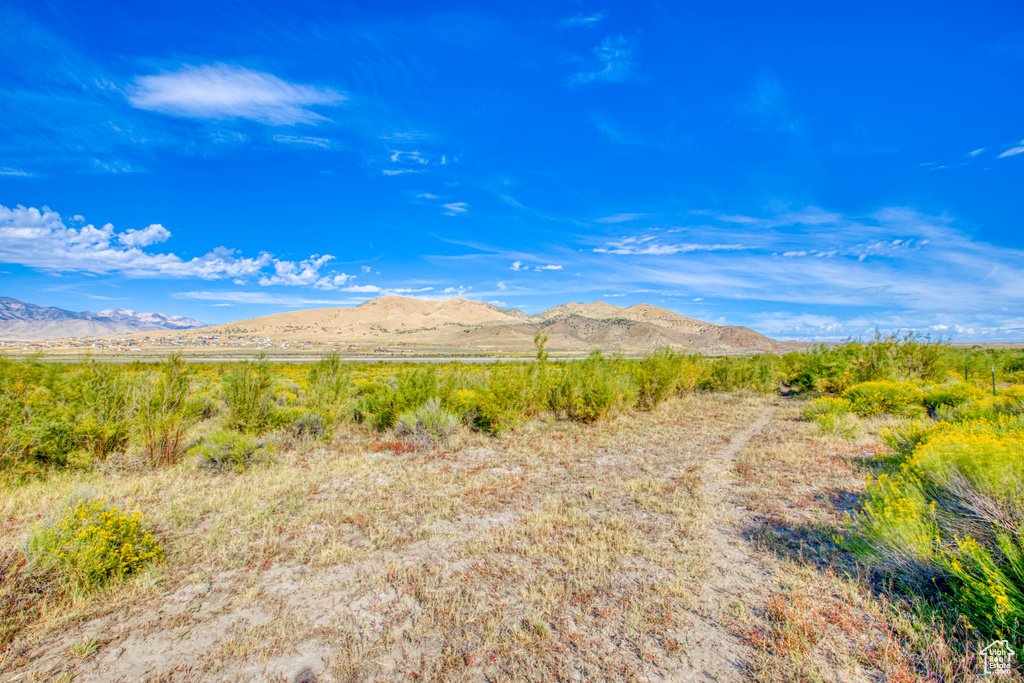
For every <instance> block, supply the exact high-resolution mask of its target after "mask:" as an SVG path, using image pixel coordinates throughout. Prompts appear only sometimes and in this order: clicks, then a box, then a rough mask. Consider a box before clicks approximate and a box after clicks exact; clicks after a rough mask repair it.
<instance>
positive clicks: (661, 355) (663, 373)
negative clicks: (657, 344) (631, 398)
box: [632, 346, 683, 410]
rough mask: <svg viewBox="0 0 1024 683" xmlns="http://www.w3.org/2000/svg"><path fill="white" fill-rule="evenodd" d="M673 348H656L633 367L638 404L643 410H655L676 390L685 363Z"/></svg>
mask: <svg viewBox="0 0 1024 683" xmlns="http://www.w3.org/2000/svg"><path fill="white" fill-rule="evenodd" d="M680 360H681V359H680V358H679V356H678V355H676V354H675V353H674V352H673V351H672V349H671V348H669V347H667V346H666V347H665V348H662V349H658V350H656V351H655V352H654V353H651V354H649V355H647V356H645V357H643V358H642V359H640V360H639V361H638V362H637V363H636V364H635V365H634V367H633V373H632V374H633V382H634V383H635V385H636V393H637V396H636V405H637V407H638V408H640V409H641V410H653V409H654V408H657V407H658V406H659V405H661V403H662V402H663V401H664V400H665V399H666V398H668V397H669V396H671V395H672V394H674V393H675V392H676V387H677V385H678V383H679V379H680V376H681V375H682V370H683V365H682V363H681V362H680Z"/></svg>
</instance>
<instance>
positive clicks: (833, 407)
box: [803, 396, 853, 420]
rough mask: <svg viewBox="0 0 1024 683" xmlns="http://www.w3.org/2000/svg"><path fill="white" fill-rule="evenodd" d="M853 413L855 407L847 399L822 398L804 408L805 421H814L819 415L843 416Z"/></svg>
mask: <svg viewBox="0 0 1024 683" xmlns="http://www.w3.org/2000/svg"><path fill="white" fill-rule="evenodd" d="M851 412H853V406H852V405H851V404H850V402H849V401H848V400H846V399H845V398H834V397H832V396H821V397H819V398H816V399H814V400H813V401H810V402H808V404H807V405H806V406H804V410H803V414H804V419H805V420H813V419H814V418H816V417H818V416H819V415H843V414H846V413H851Z"/></svg>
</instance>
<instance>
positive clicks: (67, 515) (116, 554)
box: [27, 498, 164, 590]
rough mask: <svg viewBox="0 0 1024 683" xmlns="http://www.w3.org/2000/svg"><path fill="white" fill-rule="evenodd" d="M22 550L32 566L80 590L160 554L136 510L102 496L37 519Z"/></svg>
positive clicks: (130, 570)
mask: <svg viewBox="0 0 1024 683" xmlns="http://www.w3.org/2000/svg"><path fill="white" fill-rule="evenodd" d="M27 554H28V557H29V558H30V560H31V562H32V563H33V564H34V565H35V566H37V567H40V568H42V569H45V570H48V571H53V572H55V573H56V574H57V575H58V576H60V577H61V580H62V582H63V583H64V584H65V585H68V586H69V587H72V588H75V589H79V590H84V589H90V588H97V587H101V586H104V585H106V584H108V583H110V582H111V581H114V580H118V579H122V578H124V577H126V576H130V575H131V574H134V573H135V572H137V571H139V570H140V569H142V568H143V567H144V566H145V565H147V564H149V563H150V562H158V561H160V560H161V559H163V556H164V553H163V548H162V547H161V546H160V544H159V543H158V542H157V541H156V540H155V539H154V537H153V532H152V529H151V528H150V526H149V525H148V524H147V522H146V520H145V518H144V517H143V515H142V513H141V512H140V511H139V510H137V509H136V510H129V509H127V508H122V507H120V506H117V505H113V504H111V503H108V502H107V501H106V500H105V499H103V498H77V499H73V500H72V501H71V502H70V503H69V504H68V506H67V508H66V509H65V510H64V511H63V512H62V513H60V514H58V515H56V516H55V517H54V518H53V519H51V520H50V521H48V522H46V523H42V524H39V525H37V526H36V527H35V528H34V529H33V530H32V532H31V533H30V535H29V539H28V546H27Z"/></svg>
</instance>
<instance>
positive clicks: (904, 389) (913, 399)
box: [843, 381, 924, 417]
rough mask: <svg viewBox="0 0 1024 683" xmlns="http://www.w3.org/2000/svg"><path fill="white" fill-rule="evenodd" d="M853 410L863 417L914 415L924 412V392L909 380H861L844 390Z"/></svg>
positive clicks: (844, 395) (844, 396)
mask: <svg viewBox="0 0 1024 683" xmlns="http://www.w3.org/2000/svg"><path fill="white" fill-rule="evenodd" d="M843 398H845V399H846V400H848V401H849V402H850V406H851V408H852V409H853V412H855V413H857V414H858V415H861V416H863V417H870V416H872V415H877V414H879V413H892V414H893V415H907V416H913V415H915V414H919V413H922V412H924V411H923V409H922V408H921V402H922V400H923V399H924V392H922V391H921V390H920V389H919V388H917V387H916V386H914V385H913V384H910V383H908V382H890V381H880V382H861V383H860V384H855V385H853V386H852V387H850V388H849V389H847V390H846V391H844V392H843Z"/></svg>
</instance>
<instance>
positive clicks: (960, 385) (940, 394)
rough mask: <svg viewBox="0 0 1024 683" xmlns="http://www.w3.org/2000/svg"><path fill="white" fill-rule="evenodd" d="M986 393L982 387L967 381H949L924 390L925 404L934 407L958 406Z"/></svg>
mask: <svg viewBox="0 0 1024 683" xmlns="http://www.w3.org/2000/svg"><path fill="white" fill-rule="evenodd" d="M984 393H985V392H983V391H982V390H981V389H979V388H977V387H975V386H973V385H971V384H967V383H966V382H948V383H946V384H942V385H940V386H936V387H930V388H928V389H927V390H926V391H925V392H924V404H925V405H926V406H928V407H929V408H932V409H934V408H937V407H939V406H949V407H950V408H956V407H957V406H959V405H962V404H964V403H966V402H967V401H970V400H971V399H974V398H978V397H979V396H983V395H984Z"/></svg>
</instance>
